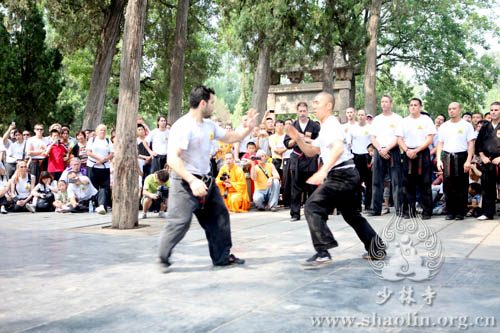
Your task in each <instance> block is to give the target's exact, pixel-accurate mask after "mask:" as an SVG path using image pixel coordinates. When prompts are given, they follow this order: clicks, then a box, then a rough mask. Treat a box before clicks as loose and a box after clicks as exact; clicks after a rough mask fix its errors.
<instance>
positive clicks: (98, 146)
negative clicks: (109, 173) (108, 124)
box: [87, 137, 115, 169]
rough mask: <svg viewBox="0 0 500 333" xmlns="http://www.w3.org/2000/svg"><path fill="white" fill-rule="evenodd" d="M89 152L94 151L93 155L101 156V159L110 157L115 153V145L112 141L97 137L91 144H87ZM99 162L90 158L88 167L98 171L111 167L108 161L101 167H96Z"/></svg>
mask: <svg viewBox="0 0 500 333" xmlns="http://www.w3.org/2000/svg"><path fill="white" fill-rule="evenodd" d="M89 150H92V153H93V154H94V155H97V156H99V157H100V158H105V157H106V156H108V155H109V153H114V152H115V149H114V148H113V143H111V140H109V139H107V138H104V139H103V140H101V139H99V138H97V137H95V138H92V140H90V141H89V142H87V152H88V151H89ZM96 162H97V161H95V160H94V159H93V158H92V157H90V156H89V157H88V159H87V166H89V167H94V168H97V169H104V168H109V167H110V162H109V161H106V163H104V164H101V165H95V163H96Z"/></svg>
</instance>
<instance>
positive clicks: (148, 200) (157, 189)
mask: <svg viewBox="0 0 500 333" xmlns="http://www.w3.org/2000/svg"><path fill="white" fill-rule="evenodd" d="M168 178H169V176H168V171H167V170H165V169H162V170H158V171H156V172H155V173H153V174H151V175H149V176H147V177H146V179H145V180H144V188H143V189H142V195H143V198H142V218H143V219H145V218H147V217H148V214H147V213H148V211H149V210H150V209H151V210H154V211H158V212H159V213H158V217H161V218H164V217H165V211H166V210H167V203H168V184H167V182H168Z"/></svg>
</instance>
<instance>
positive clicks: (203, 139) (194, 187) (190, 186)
mask: <svg viewBox="0 0 500 333" xmlns="http://www.w3.org/2000/svg"><path fill="white" fill-rule="evenodd" d="M214 101H215V92H214V91H213V90H212V89H210V88H207V87H205V86H197V87H194V88H193V89H192V90H191V93H190V94H189V104H190V106H191V107H190V110H189V112H188V113H187V114H186V115H184V116H183V117H181V118H180V119H178V120H177V121H176V122H175V123H174V124H173V125H172V128H171V132H170V142H169V147H168V149H169V150H168V160H167V163H168V165H169V167H170V168H171V169H172V175H171V178H170V191H169V197H168V203H169V207H168V223H167V225H166V226H165V229H164V230H163V232H162V234H161V236H160V245H159V252H160V253H159V258H158V263H159V264H160V265H161V266H162V268H163V269H165V270H166V269H167V268H168V267H169V266H170V256H171V255H172V250H173V249H174V247H175V246H176V245H177V244H178V243H179V242H180V241H181V240H182V239H183V238H184V236H185V235H186V233H187V231H188V230H189V226H190V225H191V219H192V217H193V213H194V214H195V215H196V217H197V218H198V222H199V223H200V225H201V226H202V228H203V229H205V234H206V236H207V240H208V248H209V252H210V257H211V259H212V263H213V264H214V265H215V266H226V265H233V264H240V265H241V264H244V263H245V261H244V260H242V259H239V258H237V257H235V256H234V255H233V254H231V252H230V250H231V247H232V242H231V230H230V222H229V213H228V211H227V208H226V205H225V204H224V200H223V199H222V196H221V194H220V191H219V188H218V187H217V185H216V184H215V180H214V179H213V177H212V176H211V175H210V147H211V142H212V140H214V139H216V140H219V141H222V142H225V143H234V142H236V141H241V140H242V139H243V138H244V137H245V136H247V135H248V133H250V130H251V129H252V128H253V127H254V126H255V122H256V118H257V112H256V111H255V110H253V109H252V110H250V111H249V112H248V115H247V116H245V117H244V120H243V127H242V130H240V131H226V130H224V129H222V128H220V127H219V126H217V125H215V123H214V122H213V121H211V120H210V116H211V114H212V112H213V109H214Z"/></svg>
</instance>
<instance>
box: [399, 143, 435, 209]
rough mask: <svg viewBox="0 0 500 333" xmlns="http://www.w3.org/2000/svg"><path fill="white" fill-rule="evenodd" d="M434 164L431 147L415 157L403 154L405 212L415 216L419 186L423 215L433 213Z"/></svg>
mask: <svg viewBox="0 0 500 333" xmlns="http://www.w3.org/2000/svg"><path fill="white" fill-rule="evenodd" d="M431 184H432V166H431V156H430V154H429V149H425V150H423V151H421V152H419V153H418V154H417V157H415V158H414V159H409V158H408V157H407V156H406V154H404V155H403V193H404V202H403V205H404V206H403V211H404V213H405V214H407V213H408V214H409V215H411V216H415V205H416V202H417V187H418V188H419V190H420V204H421V205H422V215H423V216H431V215H432V190H431Z"/></svg>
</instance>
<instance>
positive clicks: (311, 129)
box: [284, 102, 320, 222]
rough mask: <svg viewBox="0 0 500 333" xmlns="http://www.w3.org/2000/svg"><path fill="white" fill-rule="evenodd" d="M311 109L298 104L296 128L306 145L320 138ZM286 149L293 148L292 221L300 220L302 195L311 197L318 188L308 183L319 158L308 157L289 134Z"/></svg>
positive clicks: (291, 156) (305, 105) (286, 138)
mask: <svg viewBox="0 0 500 333" xmlns="http://www.w3.org/2000/svg"><path fill="white" fill-rule="evenodd" d="M308 114H309V109H308V107H307V103H306V102H299V103H298V104H297V116H298V120H296V121H295V123H294V125H293V126H294V127H295V128H296V129H297V130H298V131H299V133H300V134H301V137H302V136H303V137H304V141H305V142H306V143H312V141H313V140H315V139H316V138H317V137H318V134H319V131H320V126H319V124H318V123H317V122H315V121H312V120H311V119H309V117H308ZM284 143H285V147H287V148H292V154H291V155H290V171H291V174H292V197H291V200H290V216H291V219H290V221H292V222H293V221H298V220H300V206H301V203H302V195H303V193H306V194H307V196H310V195H311V194H312V193H313V191H314V190H315V189H316V187H317V186H313V185H311V184H307V183H306V181H307V179H309V177H311V176H312V175H313V174H314V173H315V172H316V171H317V170H318V156H311V157H308V156H307V155H305V154H304V153H303V152H302V150H301V149H300V147H299V146H298V145H297V143H296V142H295V140H293V139H292V138H290V136H289V135H288V134H287V135H286V136H285V139H284Z"/></svg>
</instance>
